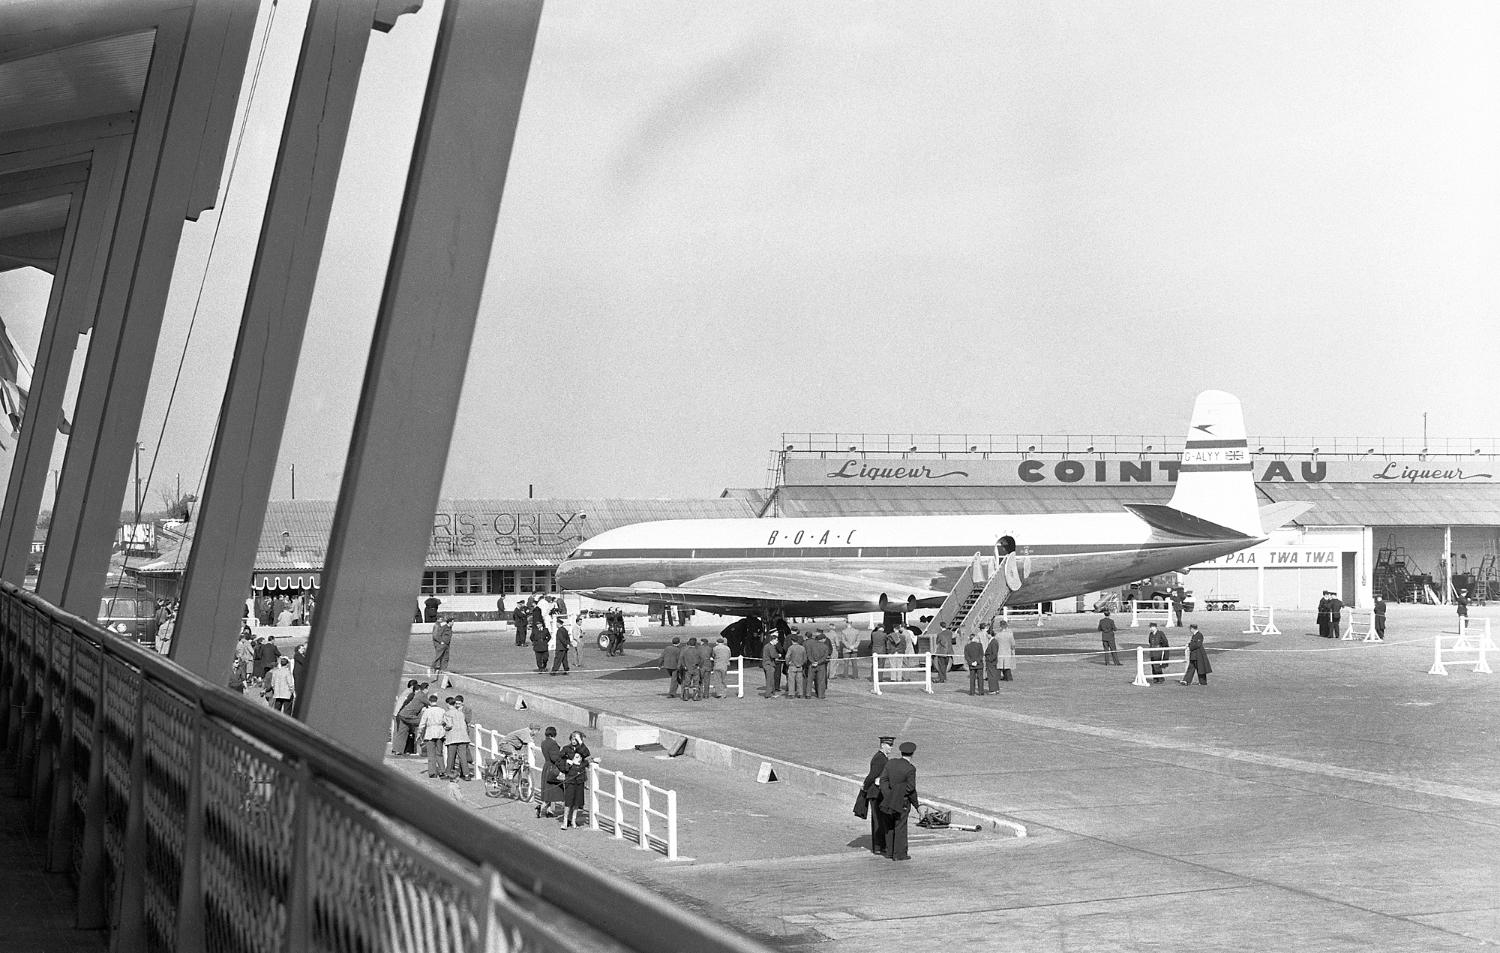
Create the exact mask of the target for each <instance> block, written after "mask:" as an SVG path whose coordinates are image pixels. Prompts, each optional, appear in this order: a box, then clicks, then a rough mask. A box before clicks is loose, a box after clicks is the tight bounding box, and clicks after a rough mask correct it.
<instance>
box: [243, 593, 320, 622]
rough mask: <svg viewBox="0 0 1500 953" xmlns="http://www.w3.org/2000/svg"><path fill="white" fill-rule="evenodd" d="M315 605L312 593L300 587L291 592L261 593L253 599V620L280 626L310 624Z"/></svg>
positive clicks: (315, 601)
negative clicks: (257, 597)
mask: <svg viewBox="0 0 1500 953" xmlns="http://www.w3.org/2000/svg"><path fill="white" fill-rule="evenodd" d="M316 605H317V600H316V598H315V597H314V596H313V594H312V593H311V592H307V591H305V590H301V589H299V590H297V592H296V593H292V594H288V593H280V592H278V593H277V594H275V595H274V596H273V595H270V594H262V595H261V597H260V598H259V599H256V600H255V621H256V622H257V623H259V624H260V625H264V626H278V627H280V628H286V627H288V626H293V625H311V624H312V614H313V609H314V608H315V607H316Z"/></svg>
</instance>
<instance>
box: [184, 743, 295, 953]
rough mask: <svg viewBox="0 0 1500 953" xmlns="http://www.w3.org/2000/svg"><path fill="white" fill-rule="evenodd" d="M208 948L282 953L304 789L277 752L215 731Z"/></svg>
mask: <svg viewBox="0 0 1500 953" xmlns="http://www.w3.org/2000/svg"><path fill="white" fill-rule="evenodd" d="M203 771H204V777H203V811H204V829H203V894H204V903H205V917H204V921H205V923H204V931H205V943H204V947H205V949H206V950H207V951H208V953H272V951H277V950H280V949H281V948H282V936H283V934H284V933H285V931H286V921H287V913H286V909H287V907H286V902H287V892H288V890H289V889H290V884H291V879H292V873H291V863H292V857H293V849H292V820H293V817H294V815H295V809H296V801H297V797H296V781H295V778H294V777H293V774H292V772H291V771H290V770H289V769H288V768H287V766H286V765H285V764H284V763H283V762H282V761H281V759H280V758H279V757H278V756H277V755H276V754H275V753H274V752H272V751H270V750H269V749H266V748H262V747H259V746H257V745H255V744H254V743H252V742H250V741H248V740H246V739H244V738H242V737H240V736H239V735H237V734H235V733H234V732H232V731H230V730H228V729H226V728H223V727H220V726H218V725H212V724H211V725H209V726H208V728H207V730H206V731H205V732H204V735H203Z"/></svg>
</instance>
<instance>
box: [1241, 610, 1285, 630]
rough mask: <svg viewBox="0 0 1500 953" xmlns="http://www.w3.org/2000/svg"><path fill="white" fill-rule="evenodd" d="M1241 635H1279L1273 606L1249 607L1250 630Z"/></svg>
mask: <svg viewBox="0 0 1500 953" xmlns="http://www.w3.org/2000/svg"><path fill="white" fill-rule="evenodd" d="M1241 634H1242V635H1280V634H1281V630H1280V629H1278V628H1276V607H1275V606H1251V607H1250V628H1248V629H1246V630H1245V631H1244V632H1242V633H1241Z"/></svg>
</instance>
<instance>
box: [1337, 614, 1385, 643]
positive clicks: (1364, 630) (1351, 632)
mask: <svg viewBox="0 0 1500 953" xmlns="http://www.w3.org/2000/svg"><path fill="white" fill-rule="evenodd" d="M1339 641H1341V642H1354V641H1360V642H1379V641H1380V636H1378V635H1376V634H1375V610H1374V609H1350V610H1349V624H1348V625H1346V626H1344V634H1343V635H1341V636H1339Z"/></svg>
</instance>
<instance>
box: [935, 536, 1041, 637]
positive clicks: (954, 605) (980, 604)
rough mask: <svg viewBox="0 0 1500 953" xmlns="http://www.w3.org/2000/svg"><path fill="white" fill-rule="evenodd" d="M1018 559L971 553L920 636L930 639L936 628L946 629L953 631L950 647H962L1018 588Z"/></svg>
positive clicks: (1019, 578)
mask: <svg viewBox="0 0 1500 953" xmlns="http://www.w3.org/2000/svg"><path fill="white" fill-rule="evenodd" d="M1019 559H1020V557H1019V556H1018V555H1017V554H1016V553H1006V554H1004V555H1000V554H994V555H989V556H985V555H983V554H981V553H975V554H974V558H973V559H971V560H970V561H969V567H968V568H967V569H965V570H964V573H963V575H962V576H959V577H958V582H956V583H954V585H953V591H952V592H950V593H948V598H947V599H945V600H943V604H942V605H941V606H940V607H939V608H938V611H937V614H936V615H934V616H933V617H932V621H931V622H930V623H928V625H927V628H926V630H924V631H923V633H922V634H923V635H925V636H927V637H928V638H929V639H930V638H933V637H934V636H936V635H937V632H938V630H939V629H940V628H942V627H943V626H944V625H948V626H950V627H952V628H953V629H954V630H955V635H954V645H955V646H956V647H957V646H962V645H963V644H964V643H965V642H967V641H968V640H969V636H970V635H973V634H974V633H975V632H977V631H978V630H979V626H980V625H982V624H983V623H984V621H985V620H987V619H989V618H990V617H991V616H992V615H994V614H995V612H997V611H998V610H999V609H1000V608H1001V607H1002V606H1004V605H1005V604H1006V602H1008V601H1009V599H1010V595H1011V593H1013V592H1015V591H1016V590H1017V589H1019V588H1021V566H1020V562H1019Z"/></svg>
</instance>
